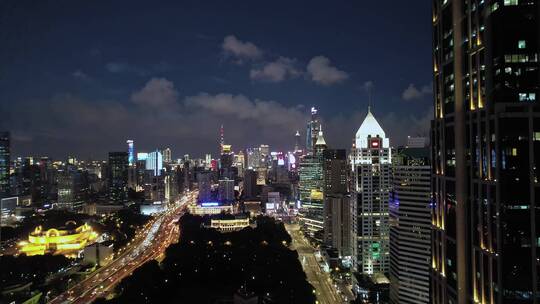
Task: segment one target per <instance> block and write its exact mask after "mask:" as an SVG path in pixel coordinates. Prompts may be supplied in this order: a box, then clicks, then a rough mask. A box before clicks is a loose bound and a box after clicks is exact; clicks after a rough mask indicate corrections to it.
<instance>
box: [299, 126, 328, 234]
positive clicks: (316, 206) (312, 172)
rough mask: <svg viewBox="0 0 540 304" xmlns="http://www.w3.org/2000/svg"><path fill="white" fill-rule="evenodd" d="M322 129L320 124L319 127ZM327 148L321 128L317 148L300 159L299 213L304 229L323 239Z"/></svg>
mask: <svg viewBox="0 0 540 304" xmlns="http://www.w3.org/2000/svg"><path fill="white" fill-rule="evenodd" d="M318 128H319V129H320V125H319V127H318ZM325 149H326V142H325V140H324V137H323V134H322V131H320V130H319V134H318V138H317V142H316V144H315V150H314V151H313V153H310V154H307V155H304V156H303V157H302V158H301V160H300V167H299V169H298V174H299V184H298V188H299V193H300V203H301V208H300V211H299V213H298V216H299V220H300V223H301V225H302V227H303V229H304V230H305V231H306V232H307V233H308V234H309V235H310V236H312V237H314V238H315V239H316V240H318V241H321V242H322V240H323V230H324V204H323V202H324V198H323V189H324V183H323V161H322V159H323V156H322V153H323V151H324V150H325Z"/></svg>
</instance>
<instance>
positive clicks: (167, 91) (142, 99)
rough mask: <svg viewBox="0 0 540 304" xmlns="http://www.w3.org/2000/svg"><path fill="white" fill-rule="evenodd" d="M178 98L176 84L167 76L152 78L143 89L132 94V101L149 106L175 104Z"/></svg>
mask: <svg viewBox="0 0 540 304" xmlns="http://www.w3.org/2000/svg"><path fill="white" fill-rule="evenodd" d="M177 99H178V92H177V91H176V89H175V88H174V84H173V83H172V82H171V81H169V80H167V79H165V78H152V79H150V80H149V81H148V82H147V83H146V84H145V86H144V87H143V88H142V89H140V90H139V91H136V92H134V93H133V94H131V101H133V102H134V103H136V104H138V105H141V106H147V107H163V106H173V105H175V104H176V101H177Z"/></svg>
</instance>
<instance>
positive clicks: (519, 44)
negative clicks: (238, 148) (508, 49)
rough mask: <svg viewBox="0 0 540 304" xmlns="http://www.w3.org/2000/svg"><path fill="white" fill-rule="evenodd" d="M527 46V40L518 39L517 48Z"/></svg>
mask: <svg viewBox="0 0 540 304" xmlns="http://www.w3.org/2000/svg"><path fill="white" fill-rule="evenodd" d="M526 46H527V42H525V40H520V41H518V49H524V48H525V47H526Z"/></svg>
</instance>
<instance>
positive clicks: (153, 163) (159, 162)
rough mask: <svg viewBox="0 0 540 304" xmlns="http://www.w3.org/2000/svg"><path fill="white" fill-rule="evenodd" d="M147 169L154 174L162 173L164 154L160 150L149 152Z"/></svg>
mask: <svg viewBox="0 0 540 304" xmlns="http://www.w3.org/2000/svg"><path fill="white" fill-rule="evenodd" d="M146 170H149V171H152V172H153V174H154V176H159V175H161V170H163V155H162V154H161V152H160V151H158V150H156V151H154V152H151V153H148V157H147V158H146Z"/></svg>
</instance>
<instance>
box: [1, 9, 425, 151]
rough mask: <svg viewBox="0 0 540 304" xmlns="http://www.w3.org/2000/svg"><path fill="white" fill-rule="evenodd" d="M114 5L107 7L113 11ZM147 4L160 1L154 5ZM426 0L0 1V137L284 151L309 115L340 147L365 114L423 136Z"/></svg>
mask: <svg viewBox="0 0 540 304" xmlns="http://www.w3.org/2000/svg"><path fill="white" fill-rule="evenodd" d="M113 2H114V3H113ZM157 2H159V3H157ZM430 17H431V6H430V3H429V1H424V0H423V1H391V2H388V1H387V2H384V1H382V2H381V1H337V0H336V1H290V0H289V1H202V0H198V1H170V2H168V1H72V0H70V1H58V0H57V1H35V0H32V1H26V0H25V1H22V0H13V1H6V0H4V1H0V130H7V131H11V133H12V150H13V152H14V155H13V156H12V157H15V156H26V155H34V156H40V155H48V156H50V157H54V158H64V157H66V156H67V155H76V156H79V157H80V158H82V159H86V158H96V159H105V158H106V153H107V152H108V151H117V150H119V151H122V150H125V149H126V144H125V141H126V139H134V140H135V145H136V149H138V150H143V151H148V150H152V149H156V148H163V147H171V148H172V151H173V157H180V156H181V155H184V154H186V153H189V154H192V155H193V156H201V155H203V154H204V153H208V152H211V153H213V155H214V156H215V154H216V153H217V151H218V142H219V126H220V125H221V124H223V125H224V128H225V140H226V142H227V143H230V144H232V145H233V149H234V150H238V149H240V148H246V147H249V146H258V145H259V144H262V143H266V144H270V145H271V147H272V150H287V149H292V147H293V146H294V133H295V131H296V130H297V129H299V130H300V131H301V133H302V135H303V136H304V134H305V124H306V122H307V119H308V112H309V108H310V107H311V106H315V107H317V108H319V111H320V114H321V117H322V120H323V131H324V132H325V138H326V142H327V143H328V144H329V145H330V146H331V147H333V148H350V146H351V143H352V138H353V136H354V133H355V132H356V130H357V128H358V127H359V125H360V123H361V122H362V119H363V117H364V115H365V112H366V109H367V105H368V93H367V92H368V88H371V91H372V92H373V94H372V95H373V107H372V108H373V112H374V114H375V116H376V117H377V118H378V119H379V121H380V122H381V125H382V126H383V128H384V129H385V130H386V132H387V134H388V135H389V136H390V138H391V143H392V144H393V145H397V144H402V143H403V142H404V141H405V138H406V136H407V135H427V130H428V128H429V120H430V119H431V116H432V111H433V107H432V102H431V99H432V89H431V86H432V80H431V21H430Z"/></svg>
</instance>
